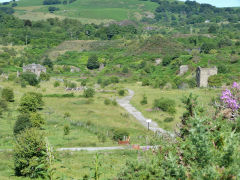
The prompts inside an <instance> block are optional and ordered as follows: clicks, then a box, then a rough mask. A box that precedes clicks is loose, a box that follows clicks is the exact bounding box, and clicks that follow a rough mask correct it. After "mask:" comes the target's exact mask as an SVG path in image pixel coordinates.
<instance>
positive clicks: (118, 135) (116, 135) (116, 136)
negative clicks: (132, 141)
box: [113, 129, 129, 141]
mask: <svg viewBox="0 0 240 180" xmlns="http://www.w3.org/2000/svg"><path fill="white" fill-rule="evenodd" d="M124 136H125V137H128V136H129V133H128V132H127V131H126V130H124V129H117V130H115V131H113V140H114V141H118V140H120V141H122V140H123V138H124Z"/></svg>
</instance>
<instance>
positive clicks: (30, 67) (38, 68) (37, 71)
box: [23, 63, 47, 77]
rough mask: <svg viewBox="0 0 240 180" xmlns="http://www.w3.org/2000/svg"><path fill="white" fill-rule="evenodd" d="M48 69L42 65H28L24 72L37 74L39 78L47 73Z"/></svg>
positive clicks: (24, 67)
mask: <svg viewBox="0 0 240 180" xmlns="http://www.w3.org/2000/svg"><path fill="white" fill-rule="evenodd" d="M46 71H47V70H46V68H45V67H44V66H42V65H40V64H35V63H33V64H28V65H26V66H23V72H32V73H34V74H36V75H37V76H38V77H39V76H40V74H41V73H42V72H44V73H46Z"/></svg>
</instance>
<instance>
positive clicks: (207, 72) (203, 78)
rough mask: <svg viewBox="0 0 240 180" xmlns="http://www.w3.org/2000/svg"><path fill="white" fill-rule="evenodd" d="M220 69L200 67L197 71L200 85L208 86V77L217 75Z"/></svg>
mask: <svg viewBox="0 0 240 180" xmlns="http://www.w3.org/2000/svg"><path fill="white" fill-rule="evenodd" d="M217 73H218V69H217V67H214V68H201V67H198V68H197V71H196V80H197V86H198V87H207V86H208V78H209V77H210V76H213V75H217Z"/></svg>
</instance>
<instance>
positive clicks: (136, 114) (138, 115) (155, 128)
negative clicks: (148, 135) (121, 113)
mask: <svg viewBox="0 0 240 180" xmlns="http://www.w3.org/2000/svg"><path fill="white" fill-rule="evenodd" d="M133 96H134V91H133V90H130V89H128V96H125V97H124V98H122V99H117V102H118V104H119V105H120V106H121V107H123V108H124V109H125V110H126V111H127V112H128V113H129V114H131V115H133V116H134V117H135V118H136V119H137V120H138V121H139V122H140V123H141V124H142V125H143V126H144V127H146V128H148V123H147V122H146V120H147V118H145V117H144V116H143V115H142V113H141V112H140V111H138V110H137V109H136V108H135V107H134V106H133V105H131V103H130V100H131V99H132V98H133ZM149 129H150V130H151V131H153V132H156V133H158V134H161V135H164V134H167V135H170V136H172V137H174V134H172V133H171V132H168V131H166V130H164V129H162V128H160V127H159V126H158V124H157V123H156V122H154V121H152V120H151V123H150V127H149Z"/></svg>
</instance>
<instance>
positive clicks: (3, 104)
mask: <svg viewBox="0 0 240 180" xmlns="http://www.w3.org/2000/svg"><path fill="white" fill-rule="evenodd" d="M0 109H2V110H5V111H6V110H7V109H8V104H7V101H6V100H4V99H0Z"/></svg>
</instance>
